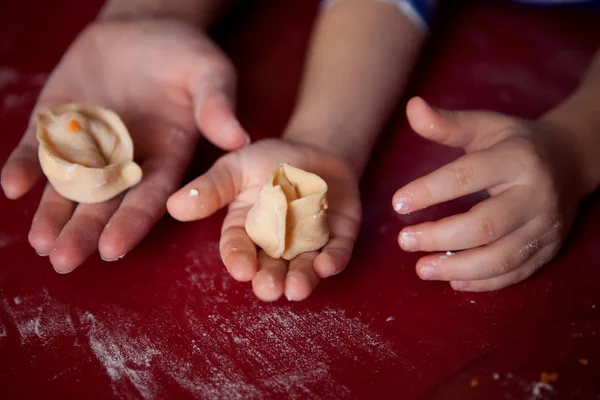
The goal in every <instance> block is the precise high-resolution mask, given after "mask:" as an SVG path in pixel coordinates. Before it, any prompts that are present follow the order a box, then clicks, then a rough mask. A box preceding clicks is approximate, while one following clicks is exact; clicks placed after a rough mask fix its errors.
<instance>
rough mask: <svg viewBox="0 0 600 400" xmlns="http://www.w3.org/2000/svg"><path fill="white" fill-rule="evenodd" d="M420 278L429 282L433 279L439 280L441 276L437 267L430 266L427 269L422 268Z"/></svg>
mask: <svg viewBox="0 0 600 400" xmlns="http://www.w3.org/2000/svg"><path fill="white" fill-rule="evenodd" d="M419 276H420V277H421V279H424V280H426V281H429V280H432V279H437V278H438V277H439V274H438V270H437V268H436V267H434V266H432V265H428V266H426V267H422V268H421V269H420V270H419Z"/></svg>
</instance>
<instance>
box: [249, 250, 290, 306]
mask: <svg viewBox="0 0 600 400" xmlns="http://www.w3.org/2000/svg"><path fill="white" fill-rule="evenodd" d="M258 265H259V270H258V272H257V273H256V275H255V276H254V278H253V279H252V290H253V291H254V294H255V295H256V297H258V298H259V299H261V300H262V301H275V300H277V299H279V298H280V297H281V295H282V294H283V288H284V279H285V276H286V271H287V262H286V261H285V260H282V259H281V258H272V257H269V256H268V255H266V254H265V252H264V251H262V250H261V251H260V252H259V253H258Z"/></svg>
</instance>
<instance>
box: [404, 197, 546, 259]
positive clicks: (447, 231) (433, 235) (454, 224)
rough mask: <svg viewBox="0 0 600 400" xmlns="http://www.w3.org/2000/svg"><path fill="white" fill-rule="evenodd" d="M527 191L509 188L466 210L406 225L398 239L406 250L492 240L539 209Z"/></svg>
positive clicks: (473, 244) (466, 245) (439, 248)
mask: <svg viewBox="0 0 600 400" xmlns="http://www.w3.org/2000/svg"><path fill="white" fill-rule="evenodd" d="M529 198H530V193H528V192H527V191H526V190H524V189H523V188H521V187H516V188H511V189H509V190H507V191H505V192H502V193H500V194H499V195H497V196H494V197H491V198H489V199H487V200H484V201H482V202H481V203H478V204H477V205H475V206H474V207H473V208H471V210H469V212H467V213H464V214H459V215H453V216H451V217H448V218H444V219H442V220H440V221H436V222H426V223H423V224H420V225H414V226H411V227H408V228H405V229H403V230H402V232H400V235H399V237H398V242H399V244H400V247H402V249H403V250H405V251H444V250H463V249H470V248H474V247H478V246H482V245H485V244H488V243H491V242H493V241H495V240H496V239H498V238H501V237H503V236H505V235H507V234H509V233H511V232H513V231H514V230H515V229H517V228H518V227H520V226H522V225H524V224H526V223H527V222H528V221H529V220H530V219H531V218H533V217H534V213H535V212H536V211H538V210H536V209H533V208H532V207H530V206H529V202H528V201H529Z"/></svg>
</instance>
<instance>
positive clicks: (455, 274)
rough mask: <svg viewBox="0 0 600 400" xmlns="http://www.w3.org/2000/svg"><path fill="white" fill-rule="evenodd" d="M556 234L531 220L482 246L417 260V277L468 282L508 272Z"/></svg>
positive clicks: (526, 259)
mask: <svg viewBox="0 0 600 400" xmlns="http://www.w3.org/2000/svg"><path fill="white" fill-rule="evenodd" d="M559 235H560V233H559V232H558V231H548V230H545V229H543V228H542V227H541V226H540V223H539V222H538V221H531V222H529V223H528V224H526V225H525V226H523V227H521V228H519V229H517V230H516V231H514V232H513V233H511V234H509V235H507V236H504V237H503V238H500V239H498V240H496V241H495V242H493V243H490V244H488V245H485V246H481V247H478V248H475V249H471V250H465V251H461V252H459V253H456V254H452V255H450V254H451V253H449V254H446V255H444V254H441V255H440V254H436V255H430V256H425V257H423V258H421V259H420V260H419V261H418V262H417V273H418V274H419V276H420V277H421V279H425V280H444V281H458V280H464V281H470V280H479V279H488V278H493V277H495V276H500V275H504V274H507V273H509V272H510V271H513V270H515V269H517V268H518V267H520V266H521V265H523V264H524V263H525V262H527V261H528V260H529V259H530V258H531V257H532V256H533V255H534V254H535V253H536V252H537V251H538V249H539V248H541V247H542V246H545V245H546V244H547V243H549V241H552V240H555V239H556V238H557V237H558V236H559Z"/></svg>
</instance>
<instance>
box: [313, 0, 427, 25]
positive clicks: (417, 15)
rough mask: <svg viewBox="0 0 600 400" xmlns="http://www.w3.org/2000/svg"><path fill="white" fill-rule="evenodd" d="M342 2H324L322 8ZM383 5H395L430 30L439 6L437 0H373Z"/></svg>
mask: <svg viewBox="0 0 600 400" xmlns="http://www.w3.org/2000/svg"><path fill="white" fill-rule="evenodd" d="M338 1H341V0H322V2H321V6H322V7H325V8H327V7H331V5H333V4H334V3H337V2H338ZM373 1H377V2H381V3H389V4H395V5H396V6H397V7H398V9H399V10H400V11H401V12H402V13H403V14H404V15H405V16H406V17H407V18H408V19H410V20H411V21H413V22H414V23H415V24H416V25H418V26H419V27H421V28H422V29H424V30H428V28H429V26H430V24H431V20H432V19H433V14H434V11H435V8H436V5H437V0H373Z"/></svg>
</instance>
